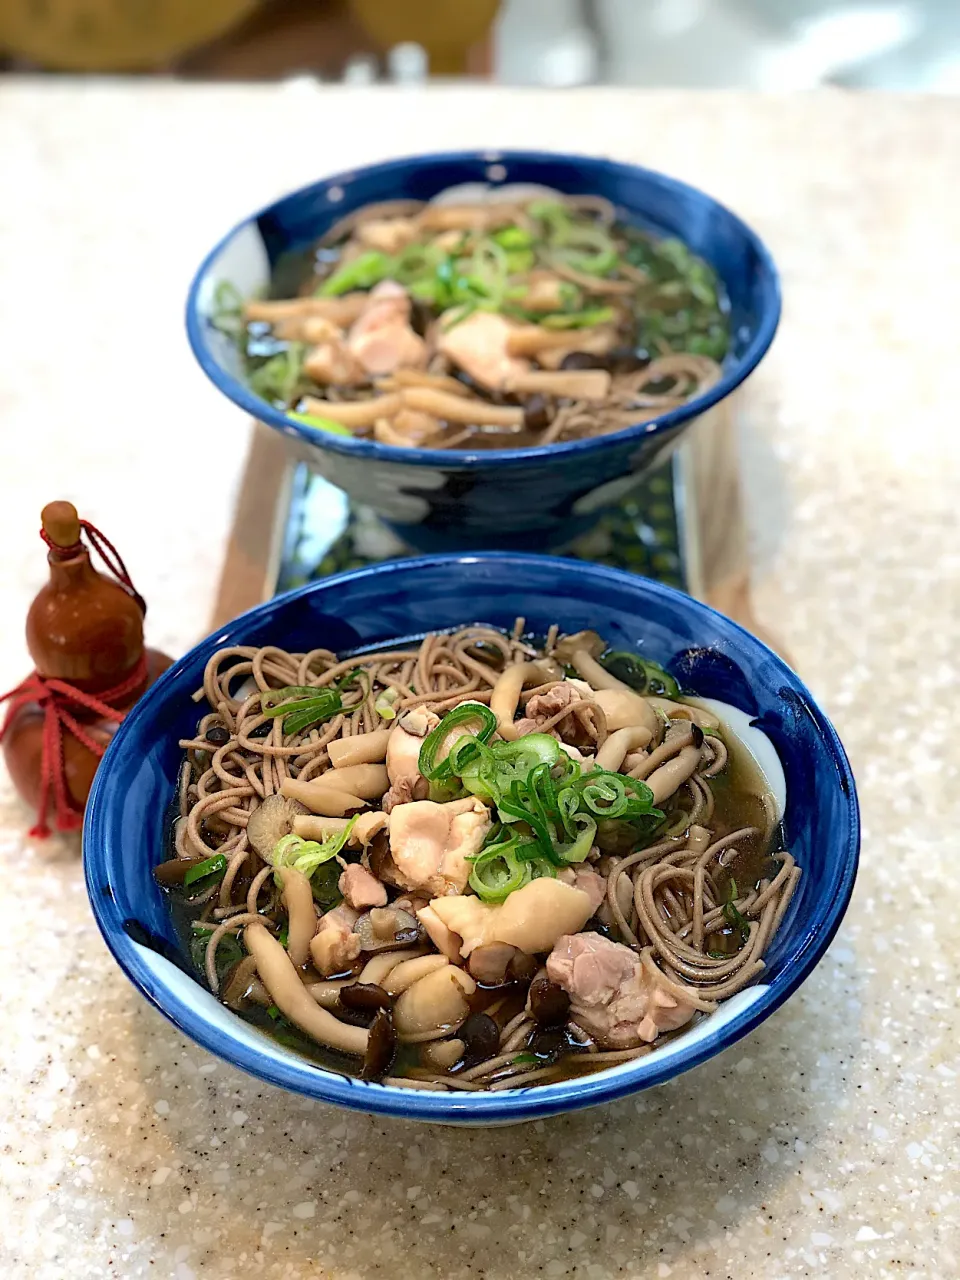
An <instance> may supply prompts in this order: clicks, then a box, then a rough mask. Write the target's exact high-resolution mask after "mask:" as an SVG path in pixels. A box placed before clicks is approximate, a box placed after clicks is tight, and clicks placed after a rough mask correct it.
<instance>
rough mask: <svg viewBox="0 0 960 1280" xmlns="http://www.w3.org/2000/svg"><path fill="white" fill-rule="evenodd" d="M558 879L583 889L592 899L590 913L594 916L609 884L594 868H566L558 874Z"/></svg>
mask: <svg viewBox="0 0 960 1280" xmlns="http://www.w3.org/2000/svg"><path fill="white" fill-rule="evenodd" d="M557 879H558V880H562V881H563V883H564V884H571V885H573V887H574V888H575V889H582V890H583V892H584V893H585V894H586V895H587V897H588V898H589V899H590V913H591V915H592V914H594V913H595V912H596V910H597V908H598V907H599V906H600V904H601V902H603V900H604V898H605V897H606V894H607V882H606V880H605V879H604V878H603V876H601V875H598V874H597V873H596V871H594V870H593V868H592V867H564V869H563V870H562V871H558V872H557Z"/></svg>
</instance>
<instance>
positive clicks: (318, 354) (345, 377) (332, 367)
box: [303, 338, 367, 387]
mask: <svg viewBox="0 0 960 1280" xmlns="http://www.w3.org/2000/svg"><path fill="white" fill-rule="evenodd" d="M303 372H304V373H305V374H306V375H307V377H308V378H312V379H313V380H314V382H316V383H319V385H320V386H322V387H326V386H336V387H353V386H359V385H360V384H362V383H364V382H366V381H367V374H366V371H365V369H364V367H363V365H362V364H361V363H360V361H359V360H357V358H356V357H355V356H354V355H353V353H352V352H351V351H349V350H348V348H347V347H346V346H344V344H343V341H342V339H340V338H335V339H332V340H331V341H328V342H321V343H320V345H319V346H316V347H313V348H312V350H310V351H308V352H307V355H306V357H305V359H304V361H303Z"/></svg>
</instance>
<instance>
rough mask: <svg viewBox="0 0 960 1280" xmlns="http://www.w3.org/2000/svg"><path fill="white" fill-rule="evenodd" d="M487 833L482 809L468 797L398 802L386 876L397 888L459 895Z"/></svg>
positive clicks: (487, 820) (487, 817)
mask: <svg viewBox="0 0 960 1280" xmlns="http://www.w3.org/2000/svg"><path fill="white" fill-rule="evenodd" d="M489 830H490V815H489V813H488V812H487V809H486V806H485V805H484V804H483V803H482V802H481V801H480V800H477V799H475V798H473V797H469V798H467V799H464V800H451V801H450V802H449V803H447V804H434V802H433V801H432V800H416V801H414V802H413V803H412V804H398V805H396V806H395V807H394V809H393V810H392V811H391V814H390V859H391V862H392V864H393V865H392V867H390V869H389V873H390V875H391V877H392V879H393V881H394V883H395V884H397V885H399V886H400V888H401V889H425V890H427V891H428V892H429V893H431V894H435V895H441V894H448V893H457V894H462V893H463V891H464V890H465V889H466V887H467V880H468V879H469V877H470V870H471V865H470V863H469V862H468V861H467V859H468V858H469V857H471V856H472V855H473V854H475V853H477V852H478V851H479V849H480V846H481V845H482V844H483V839H484V836H485V835H486V834H487V832H488V831H489Z"/></svg>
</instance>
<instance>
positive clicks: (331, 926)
mask: <svg viewBox="0 0 960 1280" xmlns="http://www.w3.org/2000/svg"><path fill="white" fill-rule="evenodd" d="M359 918H360V913H359V911H355V910H354V908H353V907H351V906H349V905H348V904H347V903H345V902H341V903H340V905H339V907H334V908H333V910H332V911H328V912H327V913H326V915H324V916H321V917H320V923H319V924H318V925H317V932H316V933H315V934H314V936H313V938H312V939H311V941H310V956H311V958H312V959H313V964H314V968H315V969H316V971H317V973H319V974H321V975H322V976H323V977H325V978H329V977H330V976H331V975H332V974H335V973H343V972H345V970H347V969H349V968H350V966H351V965H352V964H353V962H354V960H356V958H357V956H358V955H359V954H360V937H359V935H358V934H356V933H354V931H353V926H354V925H355V924H356V923H357V920H358V919H359Z"/></svg>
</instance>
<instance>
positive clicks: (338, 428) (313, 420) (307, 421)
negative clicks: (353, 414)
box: [287, 409, 353, 437]
mask: <svg viewBox="0 0 960 1280" xmlns="http://www.w3.org/2000/svg"><path fill="white" fill-rule="evenodd" d="M287 417H288V418H293V419H294V421H295V422H302V423H303V425H304V426H305V427H315V428H316V430H317V431H327V432H329V434H330V435H332V436H350V437H352V436H353V432H352V431H351V430H350V428H349V427H345V426H344V425H343V423H342V422H334V420H333V419H332V418H321V417H320V415H319V414H317V413H301V412H300V411H299V410H296V411H295V410H293V409H288V410H287Z"/></svg>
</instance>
